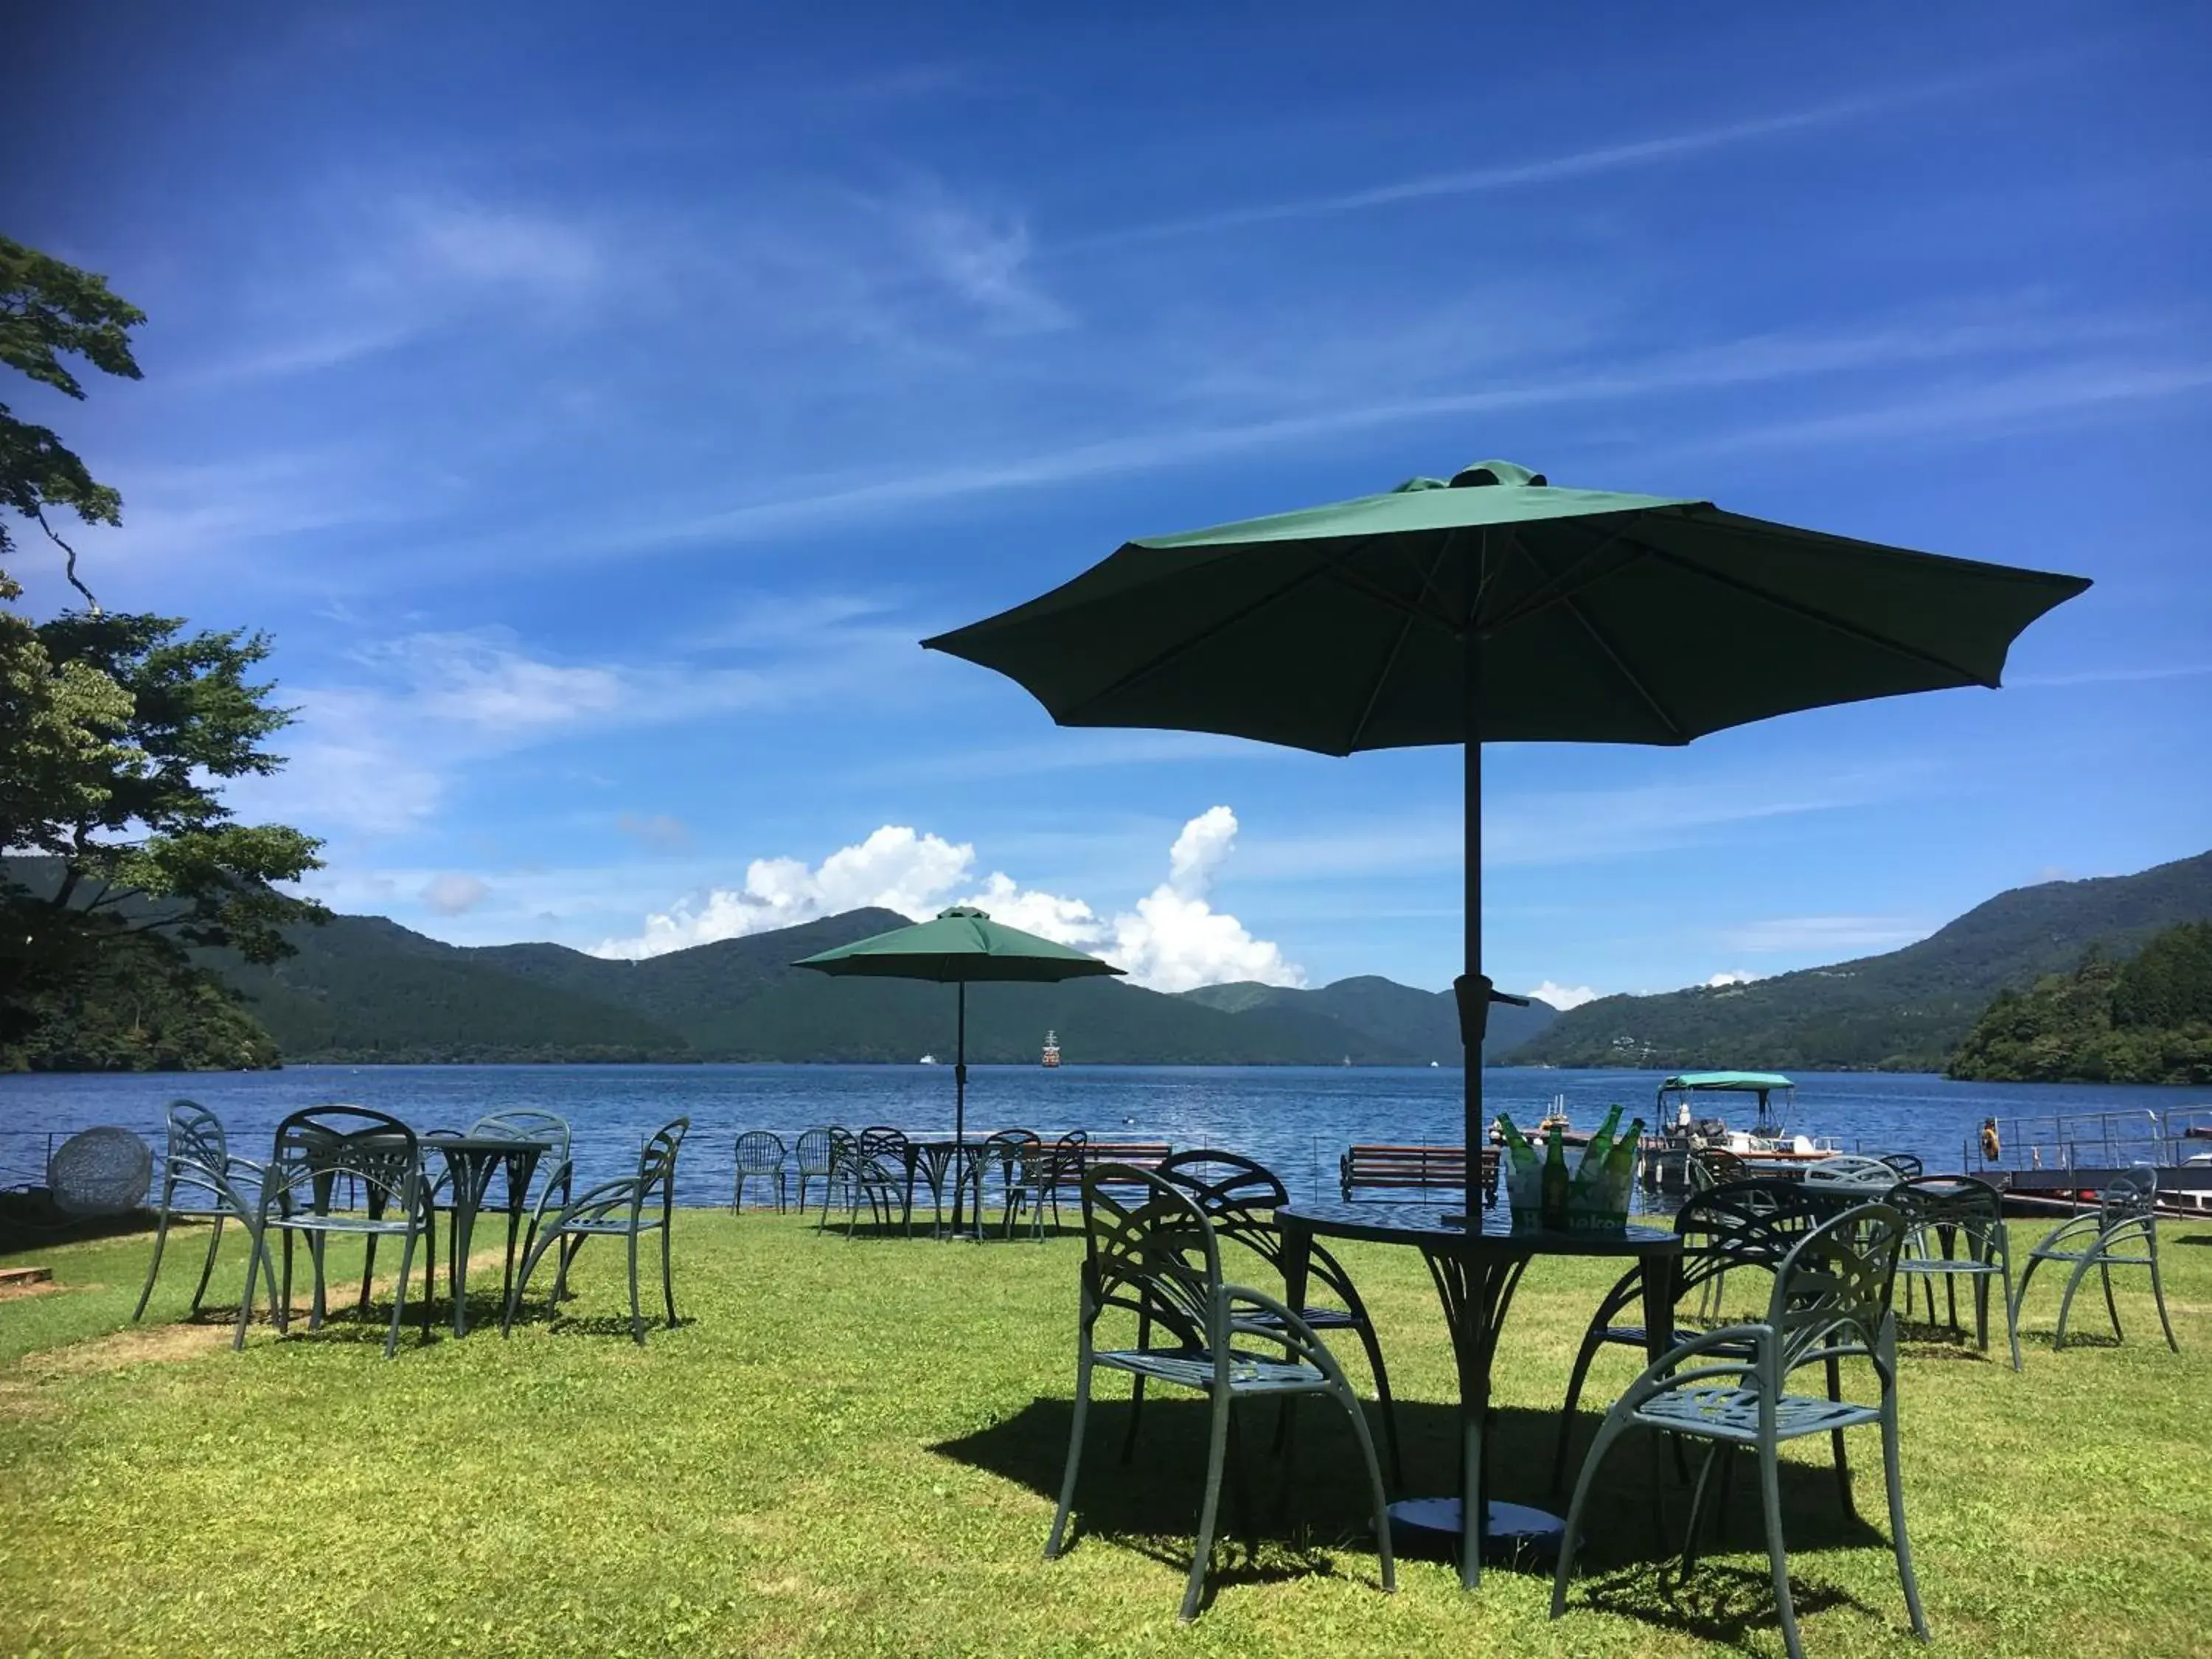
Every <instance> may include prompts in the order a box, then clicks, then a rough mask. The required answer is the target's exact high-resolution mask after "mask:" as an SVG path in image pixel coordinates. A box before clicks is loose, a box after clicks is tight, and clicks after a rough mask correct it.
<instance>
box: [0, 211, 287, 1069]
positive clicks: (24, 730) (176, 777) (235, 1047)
mask: <svg viewBox="0 0 2212 1659" xmlns="http://www.w3.org/2000/svg"><path fill="white" fill-rule="evenodd" d="M144 320H145V319H144V317H143V314H142V313H140V312H139V311H138V310H137V307H134V306H131V305H130V304H128V303H127V302H126V301H123V300H122V299H120V298H118V296H117V295H114V294H112V293H111V292H110V291H109V290H108V288H107V283H106V279H105V278H103V277H100V276H94V275H92V274H91V273H89V272H86V271H82V270H75V269H74V268H72V267H70V266H69V265H65V264H62V263H61V262H60V261H59V260H57V259H53V258H49V257H48V256H46V255H45V254H43V253H40V252H36V251H35V250H33V249H30V248H27V247H25V246H22V245H21V243H19V242H15V241H11V240H8V239H7V238H5V237H0V363H4V364H5V365H6V366H7V367H9V368H13V369H15V370H16V371H18V372H19V373H21V374H24V375H26V376H27V377H28V378H29V379H31V380H33V381H35V382H37V383H39V384H40V385H41V386H46V387H49V388H51V389H52V391H55V392H60V393H62V394H63V395H64V396H66V397H70V398H82V397H83V396H84V387H83V385H82V383H81V382H80V381H79V380H78V379H77V377H76V373H75V371H74V369H73V368H72V367H71V361H70V360H72V359H81V360H82V362H84V363H87V364H89V365H90V366H91V367H92V368H95V369H97V370H99V371H100V372H101V373H103V374H113V375H119V376H123V377H125V378H128V379H132V380H135V379H137V377H138V365H137V362H136V360H135V359H134V358H133V357H132V356H131V338H130V332H131V329H133V328H135V327H136V326H137V325H138V324H140V323H142V322H143V321H144ZM50 507H67V508H69V509H70V510H71V511H73V512H74V513H76V515H77V516H78V517H79V518H80V519H82V520H85V521H86V522H88V523H94V524H109V525H112V524H118V523H119V522H121V516H122V507H123V502H122V497H121V496H120V495H118V493H117V492H116V491H115V490H114V489H112V488H111V487H109V486H108V485H106V484H103V483H99V482H98V481H97V480H95V479H94V477H92V476H91V474H90V473H89V472H88V471H87V470H86V468H85V465H84V463H83V461H82V459H80V458H79V457H78V456H77V455H76V453H74V452H72V451H71V450H70V449H69V448H68V447H66V446H65V445H64V444H63V443H62V442H61V441H60V440H59V439H58V438H57V437H56V436H55V435H54V434H53V433H52V432H51V431H49V430H48V429H47V428H44V427H40V426H34V425H32V424H29V423H28V422H24V421H22V420H20V419H18V418H17V417H16V416H15V415H13V414H12V413H11V412H10V411H9V410H8V408H7V407H6V405H4V404H0V508H6V509H11V510H12V511H13V512H15V513H19V514H21V515H22V516H24V517H26V518H28V519H30V520H33V521H34V522H36V523H37V524H38V525H39V526H40V528H41V529H43V530H44V531H45V532H46V535H47V536H48V537H49V538H52V540H53V541H54V542H55V543H56V544H58V545H59V546H61V547H62V549H63V550H64V554H65V555H66V556H67V558H68V574H69V580H70V582H71V583H72V584H73V585H75V586H76V588H77V591H78V592H81V593H83V594H84V596H85V599H86V602H87V605H88V609H87V610H86V611H71V612H64V614H62V615H61V616H58V617H53V618H52V619H50V620H49V621H47V622H45V623H39V624H35V625H34V624H33V623H29V622H28V621H27V620H26V619H24V618H23V617H21V616H19V615H17V614H16V613H15V611H13V610H12V609H0V853H4V854H11V855H14V858H13V861H12V862H11V864H10V865H9V867H7V868H6V869H4V870H0V1042H11V1043H14V1044H15V1045H16V1048H17V1053H18V1055H19V1057H20V1056H21V1055H25V1054H27V1055H35V1056H46V1057H47V1058H50V1059H52V1060H54V1061H55V1063H63V1060H64V1057H69V1056H75V1057H76V1060H71V1061H70V1062H69V1063H85V1064H92V1065H102V1066H105V1065H110V1064H136V1063H137V1058H136V1056H138V1055H140V1054H144V1053H149V1052H150V1053H154V1054H175V1055H179V1056H198V1055H206V1054H223V1053H238V1054H254V1055H257V1056H261V1055H264V1054H265V1050H266V1041H267V1040H266V1037H265V1036H264V1034H262V1033H261V1032H260V1031H259V1030H258V1027H256V1026H255V1025H254V1024H253V1023H252V1021H251V1020H250V1019H247V1018H245V1017H243V1016H241V1015H239V1014H237V1013H236V1012H235V1011H234V1010H230V1011H228V1012H226V1011H225V1009H224V1008H223V1007H222V1006H217V1005H221V1004H222V1003H223V999H222V996H221V995H220V994H217V993H216V989H215V987H214V982H213V981H208V980H206V979H205V978H204V976H203V975H198V974H197V973H196V972H195V971H194V970H192V969H191V968H190V965H189V963H187V961H186V958H185V955H184V951H185V947H186V946H202V947H213V946H226V947H228V948H229V949H231V950H233V951H235V952H237V953H238V954H239V955H240V957H244V958H245V959H246V960H248V961H252V962H271V961H275V960H276V959H277V958H278V957H282V956H283V955H284V954H285V953H286V952H288V951H289V950H290V949H291V948H292V947H291V945H290V944H289V942H288V940H287V939H286V938H285V936H284V932H283V930H284V929H285V928H286V927H291V926H296V925H297V924H299V923H301V922H303V921H316V920H319V919H320V917H321V916H322V915H323V912H322V909H321V907H320V906H319V905H315V904H313V903H311V902H306V901H303V900H300V899H296V898H293V897H290V896H288V895H286V894H284V893H283V892H281V891H279V890H277V888H276V886H275V885H274V884H276V883H282V882H289V881H295V880H297V879H299V878H301V876H303V875H305V874H306V873H307V872H309V871H311V870H313V869H315V868H318V867H319V860H317V859H316V857H315V851H316V848H317V847H318V846H319V842H316V841H315V840H313V838H312V837H310V836H304V835H301V833H300V832H299V831H298V830H296V829H288V828H286V827H284V826H283V825H280V824H263V825H246V824H240V823H236V822H234V819H233V817H232V814H231V812H230V811H229V809H228V807H227V806H225V805H224V804H223V801H222V795H221V793H220V791H221V788H222V785H223V784H224V783H226V782H228V781H230V780H232V779H234V778H240V777H246V776H266V775H268V774H270V773H271V772H274V771H275V770H276V769H278V768H279V767H280V766H282V765H283V758H282V757H280V756H277V755H276V754H273V753H271V752H270V750H268V748H267V747H266V746H265V742H266V739H268V738H270V737H271V736H272V735H274V734H275V733H276V732H278V731H279V730H281V729H282V728H283V726H286V725H287V724H289V721H290V719H291V714H290V711H289V710H288V709H284V708H277V707H275V706H273V705H272V704H271V703H270V693H271V691H272V690H273V687H272V686H271V685H270V684H268V683H267V682H265V681H257V680H256V679H255V678H252V675H253V671H254V670H255V669H256V668H257V667H258V665H260V664H261V663H262V662H263V661H264V660H265V659H267V657H268V655H269V642H268V641H267V639H266V638H265V637H264V635H258V634H252V635H248V634H246V633H244V632H242V631H239V630H233V631H229V632H220V631H217V632H203V633H197V634H190V635H187V634H186V633H185V631H184V627H185V624H184V623H182V622H181V621H180V620H179V619H177V618H174V617H154V616H143V615H132V614H118V615H109V614H106V613H103V612H102V611H100V608H99V606H98V605H94V604H92V596H91V594H90V592H88V590H87V589H86V588H85V587H84V585H83V584H82V582H81V581H79V580H78V579H77V574H76V553H75V551H74V550H72V549H70V546H69V544H67V543H66V542H65V541H64V540H63V539H62V538H61V537H60V536H59V535H58V533H57V532H55V530H54V527H53V526H52V524H51V523H50V522H49V521H48V520H47V517H46V512H47V509H48V508H50ZM13 546H14V544H13V543H12V542H11V541H10V540H9V535H8V527H7V524H6V521H5V518H4V516H0V557H4V556H6V555H8V554H9V552H11V551H12V550H13ZM21 592H22V589H21V586H20V585H19V584H18V583H17V582H16V581H15V580H13V579H12V578H11V577H10V576H9V574H7V572H6V571H5V570H4V569H0V606H6V605H11V604H12V602H13V601H15V599H19V598H20V597H21ZM26 853H29V854H42V855H44V856H43V858H40V859H38V860H31V861H30V863H31V864H32V865H33V868H34V872H35V875H36V878H35V879H26V878H25V870H24V866H25V864H26V860H24V859H23V858H22V857H21V855H22V854H26ZM107 996H112V997H115V998H117V999H118V1004H117V1006H114V1007H104V1006H100V1005H99V1003H98V999H100V998H101V997H107ZM210 997H212V998H213V999H214V1000H213V1001H212V1002H210V1000H209V999H210ZM125 1006H128V1007H130V1008H132V1009H138V1010H143V1009H147V1008H153V1007H160V1008H162V1009H164V1010H166V1011H167V1012H166V1013H165V1015H164V1018H163V1020H162V1022H161V1029H165V1030H173V1031H174V1032H175V1033H177V1034H179V1035H178V1036H176V1038H175V1040H174V1041H173V1042H170V1041H168V1040H167V1039H161V1040H156V1041H155V1042H153V1045H152V1047H151V1048H150V1049H149V1048H146V1047H145V1045H144V1044H143V1042H142V1041H141V1039H143V1038H144V1036H145V1034H146V1033H147V1032H148V1030H150V1029H154V1028H153V1027H150V1026H149V1024H148V1022H147V1020H146V1019H145V1018H142V1017H141V1015H140V1014H139V1013H132V1014H131V1015H130V1016H129V1017H128V1018H124V1017H123V1015H122V1010H123V1008H124V1007H125ZM52 1019H59V1020H61V1021H62V1022H63V1024H62V1025H61V1026H60V1027H58V1028H57V1029H55V1030H49V1031H44V1032H41V1031H40V1024H41V1022H43V1021H47V1020H52ZM185 1033H190V1034H191V1035H184V1034H185ZM118 1034H121V1035H118ZM185 1063H202V1062H201V1061H199V1060H186V1061H185ZM255 1063H261V1062H260V1060H256V1061H255Z"/></svg>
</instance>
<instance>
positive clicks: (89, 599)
mask: <svg viewBox="0 0 2212 1659" xmlns="http://www.w3.org/2000/svg"><path fill="white" fill-rule="evenodd" d="M31 516H32V517H33V519H36V520H38V521H39V528H40V529H41V530H43V531H45V532H46V539H47V540H48V541H50V542H52V544H54V545H55V546H56V547H58V548H59V549H61V550H62V553H63V555H64V565H63V569H62V574H64V575H65V576H67V577H68V578H69V585H70V586H71V587H74V588H75V589H76V591H77V592H80V593H82V594H83V595H84V602H85V604H86V605H87V606H88V607H89V608H90V610H91V611H92V614H93V615H94V616H95V617H97V616H99V615H100V601H99V600H98V599H95V598H94V596H93V592H92V590H91V589H90V588H88V587H87V586H85V585H84V584H83V583H82V582H81V581H79V580H77V574H76V549H75V548H73V547H71V546H70V544H68V543H67V542H65V541H64V540H63V539H62V538H61V533H60V532H58V531H57V530H56V529H55V528H54V527H53V526H52V525H50V524H48V523H47V522H46V513H44V512H43V511H41V510H40V508H39V507H32V509H31Z"/></svg>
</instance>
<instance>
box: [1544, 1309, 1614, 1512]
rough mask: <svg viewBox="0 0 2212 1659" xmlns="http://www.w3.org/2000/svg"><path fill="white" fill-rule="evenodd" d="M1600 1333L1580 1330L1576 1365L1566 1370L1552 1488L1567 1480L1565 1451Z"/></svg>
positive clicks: (1600, 1339)
mask: <svg viewBox="0 0 2212 1659" xmlns="http://www.w3.org/2000/svg"><path fill="white" fill-rule="evenodd" d="M1603 1340H1604V1339H1603V1337H1602V1335H1601V1333H1600V1332H1599V1331H1598V1330H1596V1329H1591V1330H1589V1331H1585V1332H1584V1333H1583V1346H1582V1347H1581V1349H1580V1351H1578V1352H1577V1353H1576V1355H1575V1368H1574V1370H1571V1371H1569V1372H1568V1373H1567V1399H1566V1403H1565V1405H1563V1406H1561V1407H1559V1435H1558V1437H1557V1438H1556V1440H1555V1441H1554V1443H1553V1447H1552V1490H1553V1492H1558V1491H1559V1490H1560V1489H1561V1488H1563V1487H1564V1486H1565V1485H1566V1484H1567V1451H1568V1449H1569V1447H1570V1445H1571V1443H1572V1442H1573V1439H1574V1434H1575V1407H1576V1406H1577V1405H1578V1404H1579V1403H1580V1402H1581V1401H1582V1397H1583V1379H1584V1378H1585V1377H1587V1376H1589V1368H1590V1361H1591V1360H1593V1359H1595V1358H1596V1357H1597V1351H1598V1347H1599V1346H1600V1344H1601V1342H1602V1341H1603Z"/></svg>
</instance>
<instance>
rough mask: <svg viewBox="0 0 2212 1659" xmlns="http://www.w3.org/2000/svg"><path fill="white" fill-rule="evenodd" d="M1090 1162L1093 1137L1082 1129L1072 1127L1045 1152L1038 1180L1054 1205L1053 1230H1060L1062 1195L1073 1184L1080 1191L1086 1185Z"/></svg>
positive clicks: (1049, 1202) (1048, 1199)
mask: <svg viewBox="0 0 2212 1659" xmlns="http://www.w3.org/2000/svg"><path fill="white" fill-rule="evenodd" d="M1090 1163H1091V1136H1090V1135H1089V1134H1088V1133H1086V1132H1085V1131H1084V1130H1081V1129H1070V1130H1069V1131H1068V1132H1067V1133H1066V1134H1064V1135H1062V1136H1060V1139H1057V1140H1055V1141H1054V1142H1053V1144H1052V1150H1051V1151H1050V1152H1048V1153H1046V1154H1045V1160H1044V1170H1043V1172H1042V1175H1041V1176H1039V1180H1040V1181H1041V1182H1042V1185H1043V1187H1044V1195H1045V1201H1046V1202H1047V1203H1048V1204H1050V1205H1051V1206H1052V1230H1053V1231H1054V1232H1058V1231H1060V1194H1061V1193H1062V1192H1063V1191H1065V1190H1066V1189H1067V1188H1070V1187H1073V1188H1076V1189H1077V1190H1078V1191H1080V1190H1081V1189H1082V1187H1083V1174H1084V1171H1085V1169H1087V1168H1088V1167H1089V1165H1090Z"/></svg>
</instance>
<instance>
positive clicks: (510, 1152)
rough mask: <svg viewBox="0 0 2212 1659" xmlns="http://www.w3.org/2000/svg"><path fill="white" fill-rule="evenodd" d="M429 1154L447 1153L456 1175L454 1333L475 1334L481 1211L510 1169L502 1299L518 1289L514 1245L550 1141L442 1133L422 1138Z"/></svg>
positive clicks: (451, 1274)
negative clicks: (473, 1294)
mask: <svg viewBox="0 0 2212 1659" xmlns="http://www.w3.org/2000/svg"><path fill="white" fill-rule="evenodd" d="M422 1149H423V1151H425V1152H431V1151H435V1152H443V1153H444V1154H445V1155H446V1169H447V1172H448V1173H449V1174H450V1175H451V1176H453V1240H452V1248H451V1249H449V1250H448V1251H447V1257H448V1260H447V1265H446V1272H447V1282H448V1284H449V1285H450V1286H451V1288H452V1290H453V1334H454V1335H455V1336H466V1335H467V1334H468V1333H469V1241H470V1240H471V1237H474V1235H475V1232H476V1225H477V1211H478V1210H480V1209H482V1208H483V1201H484V1194H485V1193H486V1192H487V1191H489V1188H490V1187H491V1178H492V1176H493V1174H494V1172H495V1171H496V1170H501V1169H502V1168H503V1169H505V1170H506V1171H507V1273H506V1277H505V1279H504V1281H503V1283H502V1285H501V1298H502V1300H503V1299H504V1298H505V1297H507V1296H509V1295H512V1294H513V1290H514V1244H515V1239H516V1237H517V1235H518V1234H520V1231H522V1208H523V1199H524V1197H525V1196H526V1194H527V1192H528V1189H529V1187H530V1176H531V1173H532V1171H533V1170H536V1169H537V1167H538V1159H539V1158H543V1157H544V1156H545V1153H546V1152H547V1150H548V1146H547V1143H546V1142H544V1141H542V1140H514V1139H508V1138H507V1137H505V1136H493V1135H454V1134H441V1133H438V1132H437V1131H436V1130H435V1129H434V1130H432V1131H431V1132H430V1133H428V1134H426V1135H424V1136H423V1137H422Z"/></svg>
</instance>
